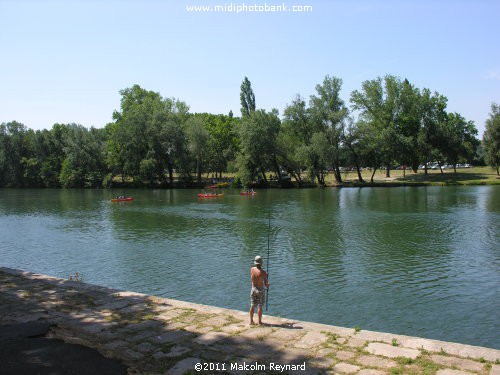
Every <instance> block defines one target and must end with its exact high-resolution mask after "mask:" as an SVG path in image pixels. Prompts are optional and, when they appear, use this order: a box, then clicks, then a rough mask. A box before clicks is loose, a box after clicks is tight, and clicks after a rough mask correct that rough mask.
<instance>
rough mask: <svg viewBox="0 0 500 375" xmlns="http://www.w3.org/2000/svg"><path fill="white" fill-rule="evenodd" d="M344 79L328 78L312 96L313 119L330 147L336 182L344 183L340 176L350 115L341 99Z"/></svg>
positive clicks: (317, 86)
mask: <svg viewBox="0 0 500 375" xmlns="http://www.w3.org/2000/svg"><path fill="white" fill-rule="evenodd" d="M341 88H342V79H340V78H337V77H330V76H326V77H325V79H324V80H323V84H321V85H316V92H317V96H316V95H312V96H311V100H310V111H311V118H312V121H313V122H314V124H315V127H316V128H317V129H320V131H322V132H323V133H325V136H326V139H327V140H328V143H329V145H330V147H329V151H330V156H329V162H330V165H331V166H332V167H333V171H334V174H335V180H336V182H337V183H341V182H342V176H341V174H340V153H341V150H342V149H341V143H342V139H343V135H344V127H345V120H346V118H347V115H348V109H347V108H346V106H345V104H344V101H343V100H342V99H341V98H340V90H341Z"/></svg>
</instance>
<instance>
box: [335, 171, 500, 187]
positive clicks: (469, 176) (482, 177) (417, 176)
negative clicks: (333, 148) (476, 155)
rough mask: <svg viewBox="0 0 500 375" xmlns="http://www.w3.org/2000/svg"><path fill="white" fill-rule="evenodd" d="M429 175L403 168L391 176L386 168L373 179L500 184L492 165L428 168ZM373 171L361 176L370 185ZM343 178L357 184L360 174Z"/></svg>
mask: <svg viewBox="0 0 500 375" xmlns="http://www.w3.org/2000/svg"><path fill="white" fill-rule="evenodd" d="M427 172H428V173H427V175H426V174H425V173H424V171H423V170H418V172H417V173H413V171H411V170H407V171H406V173H405V174H404V173H403V171H402V170H391V171H390V176H391V177H389V178H387V177H386V171H385V170H377V171H376V172H375V176H374V179H373V182H374V184H376V185H377V186H391V185H394V186H399V185H410V186H411V185H416V186H418V185H438V186H440V185H500V177H499V176H497V174H496V171H495V170H494V169H492V168H491V167H474V168H461V169H457V173H454V171H453V169H445V170H443V173H441V171H440V170H439V169H438V170H428V171H427ZM371 174H372V171H369V170H364V171H362V173H361V176H362V177H363V179H364V180H365V182H366V185H367V186H370V184H369V183H370V178H371ZM342 180H343V182H344V184H345V185H347V186H349V185H352V184H354V185H357V184H358V174H357V172H356V171H350V172H342ZM326 183H327V186H334V185H335V180H334V176H333V173H329V174H328V177H327V178H326Z"/></svg>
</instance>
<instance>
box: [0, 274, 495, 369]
mask: <svg viewBox="0 0 500 375" xmlns="http://www.w3.org/2000/svg"><path fill="white" fill-rule="evenodd" d="M264 320H265V322H266V323H267V324H266V325H265V326H249V325H248V317H247V313H244V312H241V311H235V310H229V309H222V308H217V307H212V306H205V305H199V304H193V303H188V302H182V301H176V300H171V299H164V298H158V297H154V296H148V295H144V294H138V293H132V292H126V291H120V290H113V289H109V288H104V287H100V286H95V285H90V284H85V283H81V282H75V281H69V280H63V279H59V278H54V277H50V276H45V275H39V274H34V273H30V272H23V271H19V270H13V269H7V268H0V339H1V340H2V343H1V344H2V345H3V346H4V347H7V346H8V345H9V342H8V340H9V338H8V336H6V335H5V334H3V335H2V332H4V333H5V332H7V331H9V330H11V331H12V330H15V329H17V328H16V327H21V326H24V327H25V328H26V327H28V328H29V327H30V325H32V326H33V325H38V326H39V327H40V326H43V327H45V328H44V329H43V335H41V334H37V335H35V336H36V337H37V338H40V336H43V337H44V338H50V339H51V340H56V339H57V340H62V341H64V343H66V344H65V345H69V344H78V345H81V346H84V347H86V348H85V349H86V350H88V348H92V349H95V350H97V351H98V352H99V353H100V354H101V355H102V356H104V357H106V358H105V359H108V358H109V359H114V360H115V361H114V362H113V363H109V364H106V363H104V362H103V364H101V365H100V366H101V367H100V368H101V370H99V372H101V373H106V372H108V371H105V369H106V368H107V367H106V366H109V369H110V371H109V373H111V372H112V371H111V369H112V368H113V371H115V372H114V373H119V372H120V371H122V372H128V373H129V374H143V373H144V374H145V373H147V374H174V375H176V374H179V375H180V374H185V373H190V374H193V373H205V374H224V373H226V374H283V373H289V374H341V373H346V374H347V373H348V374H373V375H376V374H438V375H460V374H484V375H500V350H496V349H489V348H483V347H476V346H469V345H462V344H457V343H449V342H443V341H436V340H428V339H423V338H417V337H409V336H401V335H395V334H388V333H381V332H370V331H365V330H359V331H357V330H354V329H350V328H342V327H334V326H329V325H322V324H315V323H308V322H302V321H295V320H289V319H283V318H276V317H271V316H264ZM457 329H459V327H457ZM492 329H495V328H494V327H492ZM28 330H29V329H28ZM27 337H33V335H31V336H30V335H27ZM28 340H29V339H28ZM33 352H34V351H33V350H31V351H26V352H23V353H22V355H18V356H17V357H16V358H20V359H17V361H21V362H22V361H24V362H27V363H28V362H29V364H30V366H34V365H35V364H36V358H33ZM96 353H97V352H96ZM99 353H97V354H98V355H99ZM18 354H19V353H18ZM3 360H6V359H5V358H4V359H3ZM7 360H8V358H7ZM38 361H39V359H38ZM62 361H63V359H62V358H61V357H57V356H55V357H53V358H52V359H50V356H48V357H47V358H46V359H45V360H44V361H42V362H40V361H39V362H40V363H39V365H40V367H41V368H43V369H45V370H46V371H45V372H43V371H42V372H40V373H50V372H49V371H48V370H50V368H51V366H56V364H59V366H61V362H62ZM92 361H93V360H92ZM116 362H118V363H119V364H120V365H122V366H123V368H122V370H120V368H119V367H116V366H115V364H116ZM4 363H6V362H4ZM22 365H23V363H18V362H16V363H14V362H13V361H12V360H11V362H9V366H10V367H9V368H10V369H11V370H12V372H11V373H16V371H15V370H16V368H15V367H16V366H18V367H19V366H22ZM113 366H115V367H113ZM125 368H126V369H127V370H125ZM197 369H201V371H200V372H198V371H197ZM116 371H118V372H116ZM61 373H63V372H61Z"/></svg>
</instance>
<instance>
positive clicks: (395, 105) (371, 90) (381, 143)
mask: <svg viewBox="0 0 500 375" xmlns="http://www.w3.org/2000/svg"><path fill="white" fill-rule="evenodd" d="M405 89H406V90H408V91H409V92H413V89H412V87H411V86H410V85H409V83H406V84H405V85H403V84H402V82H401V80H400V79H399V78H397V77H395V76H391V75H386V76H385V77H384V78H383V79H382V78H380V77H378V78H376V79H374V80H371V81H365V82H363V83H362V89H361V91H358V90H354V91H353V92H352V93H351V103H352V108H353V109H354V110H357V111H360V120H361V123H362V126H361V127H362V128H363V130H362V133H363V134H364V135H365V136H370V137H372V139H371V140H370V141H368V142H366V143H365V145H366V146H367V147H368V149H367V151H368V150H369V151H368V152H367V154H371V155H372V157H373V158H374V159H372V160H373V161H377V162H381V163H382V164H383V165H385V166H386V176H387V177H390V168H391V164H392V163H393V161H395V160H397V159H399V158H401V153H402V150H403V149H404V147H405V146H407V145H408V144H410V142H409V141H408V137H409V136H411V135H412V133H414V132H415V131H414V130H413V131H411V132H410V131H409V134H408V137H405V132H406V131H407V130H406V129H409V128H410V124H411V125H413V124H415V123H417V121H416V120H414V119H413V117H412V118H408V119H405V118H404V117H401V112H402V110H401V108H402V107H403V105H404V101H403V100H402V92H403V91H404V90H405ZM410 98H411V97H410ZM407 102H408V101H407ZM406 104H408V103H406ZM413 135H414V134H413ZM404 159H407V158H404ZM380 166H381V165H380V164H379V165H373V168H374V170H373V173H375V171H376V169H377V168H379V167H380ZM372 179H373V177H372Z"/></svg>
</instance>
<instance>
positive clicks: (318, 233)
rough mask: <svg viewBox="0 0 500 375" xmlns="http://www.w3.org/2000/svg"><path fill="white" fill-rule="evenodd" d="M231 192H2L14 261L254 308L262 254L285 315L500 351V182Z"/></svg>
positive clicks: (272, 302) (3, 223) (7, 246)
mask: <svg viewBox="0 0 500 375" xmlns="http://www.w3.org/2000/svg"><path fill="white" fill-rule="evenodd" d="M224 192H225V195H224V197H222V198H217V199H198V198H197V196H196V193H197V191H195V190H128V191H108V190H104V191H103V190H15V189H12V190H11V189H1V190H0V265H1V266H7V267H12V268H19V269H24V270H29V271H34V272H39V273H44V274H48V275H53V276H59V277H63V278H67V277H68V276H69V275H70V274H74V273H75V272H79V273H80V274H82V275H83V278H84V281H86V282H90V283H94V284H99V285H104V286H108V287H115V288H119V289H126V290H131V291H136V292H142V293H148V294H154V295H158V296H162V297H167V298H176V299H180V300H186V301H191V302H197V303H203V304H208V305H215V306H220V307H227V308H232V309H238V310H247V309H248V305H249V291H250V287H249V283H250V280H249V269H250V266H251V265H252V263H253V259H254V257H255V256H256V255H262V256H263V257H264V258H266V264H265V267H267V265H268V264H267V263H269V272H270V282H271V284H272V285H271V290H270V293H269V304H268V313H269V314H271V315H275V316H282V317H287V318H293V319H300V320H306V321H314V322H319V323H326V324H332V325H337V326H345V327H354V326H359V327H360V328H361V329H369V330H376V331H384V332H391V333H397V334H407V335H412V336H421V337H426V338H433V339H440V340H446V341H455V342H461V343H466V344H472V345H480V346H487V347H492V348H497V349H500V332H499V329H498V327H499V326H500V186H478V187H418V188H417V187H406V188H344V189H322V190H320V189H308V190H259V191H258V194H257V195H256V196H254V197H243V196H240V195H239V194H238V191H231V190H226V191H224ZM118 194H128V195H133V196H134V198H135V200H134V201H133V202H127V203H111V202H110V199H111V198H112V197H113V196H114V195H118ZM269 217H270V219H271V220H270V226H269ZM268 239H269V245H270V246H269V254H270V257H269V259H267V252H268Z"/></svg>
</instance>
